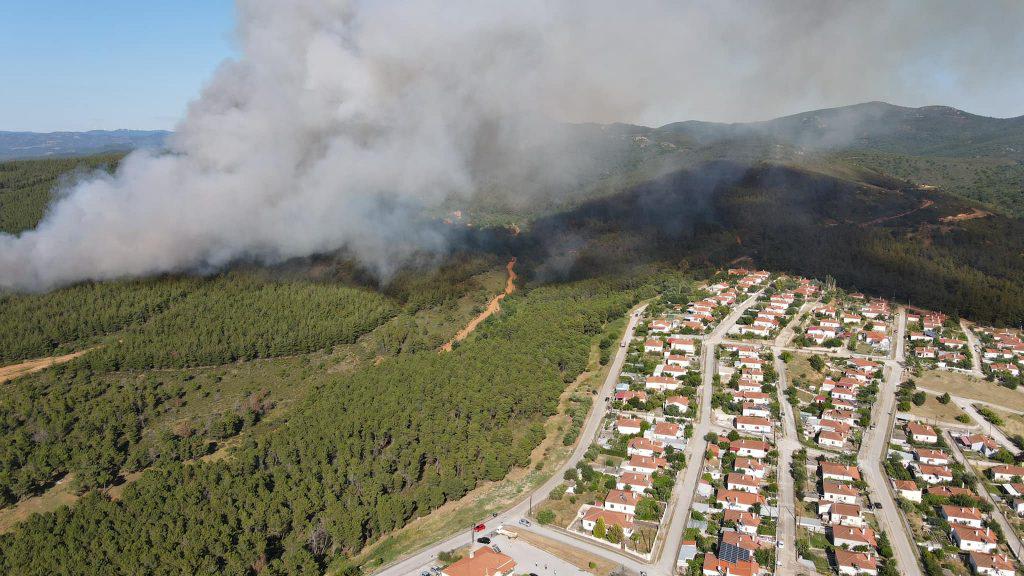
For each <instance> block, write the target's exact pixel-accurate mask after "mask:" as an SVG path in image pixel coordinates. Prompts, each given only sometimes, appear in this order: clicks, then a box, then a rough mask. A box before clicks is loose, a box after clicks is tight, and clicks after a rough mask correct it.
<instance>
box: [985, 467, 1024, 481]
mask: <svg viewBox="0 0 1024 576" xmlns="http://www.w3.org/2000/svg"><path fill="white" fill-rule="evenodd" d="M989 470H990V471H991V472H992V479H993V480H995V481H996V482H1009V481H1011V480H1013V478H1014V476H1019V477H1024V466H1010V465H1009V464H1000V465H998V466H993V467H991V468H989Z"/></svg>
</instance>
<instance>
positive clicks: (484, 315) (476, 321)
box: [441, 258, 517, 352]
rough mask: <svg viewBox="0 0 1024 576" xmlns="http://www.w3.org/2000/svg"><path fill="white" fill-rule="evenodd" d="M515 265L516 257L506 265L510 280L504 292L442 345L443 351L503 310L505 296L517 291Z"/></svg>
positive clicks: (448, 349) (492, 299) (446, 350)
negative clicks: (502, 303)
mask: <svg viewBox="0 0 1024 576" xmlns="http://www.w3.org/2000/svg"><path fill="white" fill-rule="evenodd" d="M515 265H516V259H515V258H512V259H511V260H509V261H508V264H507V265H505V269H506V270H507V271H508V280H507V281H506V282H505V291H504V292H502V293H501V294H498V295H497V296H495V297H494V298H491V301H490V302H488V303H487V307H486V308H484V311H483V312H481V313H480V314H478V315H477V316H476V318H473V319H472V320H470V321H469V324H466V326H465V327H464V328H463V329H462V330H459V332H458V334H456V335H455V338H452V339H451V340H450V341H449V342H447V343H446V344H445V345H444V346H441V350H442V351H445V352H448V351H450V350H451V349H452V346H453V345H454V344H455V343H456V342H461V341H462V340H464V339H465V338H466V337H467V336H469V335H470V334H472V333H473V331H474V330H476V327H477V326H479V325H480V323H481V322H483V321H484V320H487V319H488V318H490V317H491V315H492V314H494V313H495V312H497V311H499V310H501V301H502V300H504V299H505V296H508V295H509V294H511V293H513V292H515V291H516V278H517V276H516V272H515V270H514V268H515Z"/></svg>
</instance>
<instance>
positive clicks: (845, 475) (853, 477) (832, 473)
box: [821, 461, 860, 482]
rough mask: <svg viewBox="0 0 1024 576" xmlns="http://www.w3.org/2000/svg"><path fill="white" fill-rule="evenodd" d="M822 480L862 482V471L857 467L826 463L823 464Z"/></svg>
mask: <svg viewBox="0 0 1024 576" xmlns="http://www.w3.org/2000/svg"><path fill="white" fill-rule="evenodd" d="M821 479H822V480H838V481H840V482H855V481H857V480H860V470H858V469H857V467H856V466H847V465H845V464H839V463H837V462H827V461H825V462H822V463H821Z"/></svg>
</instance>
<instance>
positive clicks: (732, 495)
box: [717, 489, 764, 512]
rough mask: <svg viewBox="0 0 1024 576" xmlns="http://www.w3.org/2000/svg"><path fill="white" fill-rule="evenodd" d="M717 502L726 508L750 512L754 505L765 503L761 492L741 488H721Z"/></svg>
mask: <svg viewBox="0 0 1024 576" xmlns="http://www.w3.org/2000/svg"><path fill="white" fill-rule="evenodd" d="M717 502H718V505H719V506H721V507H722V508H723V509H725V510H737V511H740V512H750V510H751V509H752V508H753V507H754V506H756V505H758V504H763V503H764V497H763V496H761V495H760V494H751V493H750V492H743V491H740V490H727V489H720V490H719V491H718V495H717Z"/></svg>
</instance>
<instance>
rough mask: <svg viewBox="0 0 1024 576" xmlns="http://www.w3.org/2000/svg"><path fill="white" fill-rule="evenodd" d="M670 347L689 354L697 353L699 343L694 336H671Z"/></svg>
mask: <svg viewBox="0 0 1024 576" xmlns="http://www.w3.org/2000/svg"><path fill="white" fill-rule="evenodd" d="M668 347H669V349H670V350H681V351H683V352H686V353H688V354H696V353H697V343H696V341H695V340H694V339H693V338H669V339H668Z"/></svg>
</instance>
